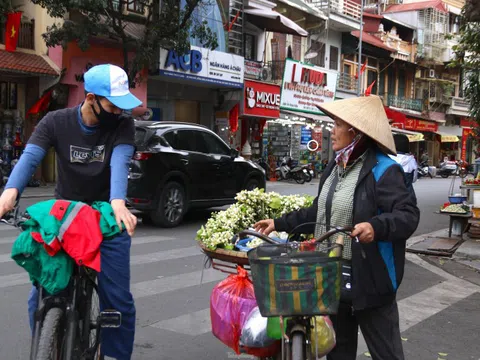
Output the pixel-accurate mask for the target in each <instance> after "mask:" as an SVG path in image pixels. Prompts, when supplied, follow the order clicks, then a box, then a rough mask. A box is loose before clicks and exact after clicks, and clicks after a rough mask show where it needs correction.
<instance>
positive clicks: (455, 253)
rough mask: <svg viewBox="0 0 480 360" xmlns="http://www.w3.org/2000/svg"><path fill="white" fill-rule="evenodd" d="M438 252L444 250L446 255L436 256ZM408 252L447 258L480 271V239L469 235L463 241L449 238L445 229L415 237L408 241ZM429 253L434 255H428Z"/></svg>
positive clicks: (454, 237)
mask: <svg viewBox="0 0 480 360" xmlns="http://www.w3.org/2000/svg"><path fill="white" fill-rule="evenodd" d="M442 245H443V248H442ZM436 250H437V251H440V250H443V251H444V254H443V255H441V254H435V253H434V252H435V251H436ZM407 251H408V252H413V253H423V254H425V255H432V256H436V255H437V256H438V255H439V256H447V257H450V258H451V259H452V260H454V261H456V262H458V263H461V264H463V265H467V266H470V267H472V268H474V269H475V270H477V271H480V239H473V238H470V237H469V236H468V234H464V235H463V240H461V239H460V238H459V237H457V236H452V238H448V229H443V230H439V231H435V232H432V233H428V234H423V235H419V236H415V237H412V238H410V239H408V240H407ZM429 251H430V252H433V253H430V254H428V252H429Z"/></svg>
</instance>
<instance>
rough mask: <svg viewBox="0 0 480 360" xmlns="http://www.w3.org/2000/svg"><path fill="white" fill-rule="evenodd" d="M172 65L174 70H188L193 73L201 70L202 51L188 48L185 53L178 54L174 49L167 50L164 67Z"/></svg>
mask: <svg viewBox="0 0 480 360" xmlns="http://www.w3.org/2000/svg"><path fill="white" fill-rule="evenodd" d="M170 66H173V68H174V69H175V70H177V71H178V70H182V71H190V72H192V73H194V74H197V73H199V72H200V71H202V67H203V65H202V53H201V52H200V51H198V50H190V52H189V53H187V54H185V55H178V54H177V52H176V51H175V50H169V51H168V55H167V59H166V60H165V69H168V68H169V67H170Z"/></svg>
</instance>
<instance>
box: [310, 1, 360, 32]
mask: <svg viewBox="0 0 480 360" xmlns="http://www.w3.org/2000/svg"><path fill="white" fill-rule="evenodd" d="M307 2H308V3H309V4H312V5H313V6H315V7H316V8H317V9H319V10H321V11H322V12H324V13H325V14H328V17H329V19H330V20H332V27H333V28H334V29H335V30H338V31H351V30H359V29H360V15H361V6H360V4H358V3H356V2H354V1H352V0H307Z"/></svg>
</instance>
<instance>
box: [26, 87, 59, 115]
mask: <svg viewBox="0 0 480 360" xmlns="http://www.w3.org/2000/svg"><path fill="white" fill-rule="evenodd" d="M52 92H53V90H50V91H49V92H47V93H46V94H45V95H43V96H42V97H41V98H40V99H38V101H37V102H36V103H35V104H34V105H33V106H32V107H31V108H30V109H29V110H28V111H27V116H28V115H30V114H32V115H35V114H38V113H39V112H43V111H45V110H47V109H48V106H49V105H50V100H51V99H52Z"/></svg>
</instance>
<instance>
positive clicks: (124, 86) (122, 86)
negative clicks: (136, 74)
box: [83, 64, 142, 110]
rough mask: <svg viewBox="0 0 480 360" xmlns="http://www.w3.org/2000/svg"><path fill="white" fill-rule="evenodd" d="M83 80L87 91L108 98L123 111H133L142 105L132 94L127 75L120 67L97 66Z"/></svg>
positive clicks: (109, 65)
mask: <svg viewBox="0 0 480 360" xmlns="http://www.w3.org/2000/svg"><path fill="white" fill-rule="evenodd" d="M83 78H84V80H85V91H87V92H89V93H92V94H95V95H98V96H103V97H105V98H107V99H108V100H109V101H110V102H111V103H112V104H113V105H115V106H116V107H118V108H120V109H122V110H131V109H133V108H136V107H137V106H140V105H141V104H142V102H141V101H140V100H139V99H137V98H136V97H135V96H133V94H132V93H131V92H130V89H129V86H128V76H127V73H126V72H125V71H124V70H123V69H122V68H121V67H119V66H116V65H111V64H103V65H97V66H94V67H92V68H91V69H90V70H88V71H87V72H86V73H85V74H84V75H83Z"/></svg>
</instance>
